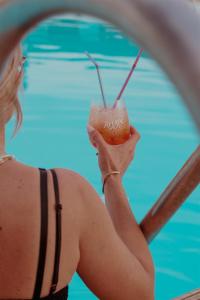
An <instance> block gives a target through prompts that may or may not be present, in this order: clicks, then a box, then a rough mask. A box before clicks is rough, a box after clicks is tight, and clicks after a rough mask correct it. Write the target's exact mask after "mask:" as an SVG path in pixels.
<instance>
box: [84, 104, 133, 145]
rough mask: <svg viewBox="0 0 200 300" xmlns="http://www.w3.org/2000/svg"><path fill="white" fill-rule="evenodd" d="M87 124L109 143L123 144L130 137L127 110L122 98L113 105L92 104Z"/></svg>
mask: <svg viewBox="0 0 200 300" xmlns="http://www.w3.org/2000/svg"><path fill="white" fill-rule="evenodd" d="M89 124H90V125H91V126H92V127H94V128H95V129H96V130H98V131H99V132H100V133H101V135H102V136H103V138H104V140H105V141H106V142H107V143H108V144H111V145H119V144H123V143H124V142H125V141H127V140H128V139H129V137H130V125H129V118H128V112H127V109H126V107H125V104H124V102H123V100H121V99H120V100H118V103H117V105H116V107H115V108H113V106H108V107H106V108H105V107H104V106H103V105H92V107H91V112H90V118H89Z"/></svg>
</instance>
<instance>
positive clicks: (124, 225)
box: [89, 127, 154, 278]
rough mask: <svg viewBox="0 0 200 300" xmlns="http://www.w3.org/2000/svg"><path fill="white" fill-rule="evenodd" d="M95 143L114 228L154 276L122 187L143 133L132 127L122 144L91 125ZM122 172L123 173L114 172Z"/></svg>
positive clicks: (148, 252)
mask: <svg viewBox="0 0 200 300" xmlns="http://www.w3.org/2000/svg"><path fill="white" fill-rule="evenodd" d="M89 136H90V140H91V142H92V144H93V145H94V146H95V147H96V148H97V149H98V157H99V167H100V170H101V173H102V181H103V182H104V180H105V179H106V181H105V189H104V190H105V199H106V207H107V208H108V211H109V214H110V216H111V218H112V221H113V224H114V227H115V230H116V232H117V233H118V235H119V236H120V238H121V239H122V241H123V242H124V243H125V244H126V246H127V247H128V248H129V250H130V251H131V252H132V253H134V255H135V256H136V257H137V258H138V259H139V261H140V262H141V264H142V265H143V267H144V268H145V269H146V271H147V272H149V274H150V275H151V276H152V278H153V277H154V267H153V263H152V259H151V255H150V251H149V249H148V245H147V242H146V240H145V238H144V236H143V233H142V231H141V230H140V227H139V226H138V224H137V222H136V220H135V218H134V215H133V213H132V211H131V208H130V205H129V203H128V200H127V197H126V194H125V191H124V189H123V186H122V176H123V175H124V173H125V172H126V170H127V168H128V166H129V165H130V163H131V161H132V160H133V158H134V153H135V148H136V145H137V143H138V141H139V139H140V135H139V133H138V132H137V131H136V129H134V128H133V127H131V128H130V138H129V140H128V141H127V142H125V143H124V144H122V145H117V146H111V145H108V144H107V143H106V142H105V141H104V139H103V137H102V136H101V135H100V134H99V132H98V131H96V130H95V129H94V128H91V127H89ZM112 171H119V172H120V174H118V175H117V174H114V175H110V176H109V177H107V174H111V173H112Z"/></svg>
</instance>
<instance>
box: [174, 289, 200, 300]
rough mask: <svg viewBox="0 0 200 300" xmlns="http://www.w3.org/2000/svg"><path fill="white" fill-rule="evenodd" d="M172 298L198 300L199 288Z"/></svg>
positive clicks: (199, 296) (199, 295)
mask: <svg viewBox="0 0 200 300" xmlns="http://www.w3.org/2000/svg"><path fill="white" fill-rule="evenodd" d="M174 300H200V289H198V290H195V291H193V292H191V293H188V294H185V295H183V296H181V297H178V298H175V299H174Z"/></svg>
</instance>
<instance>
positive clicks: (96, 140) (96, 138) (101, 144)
mask: <svg viewBox="0 0 200 300" xmlns="http://www.w3.org/2000/svg"><path fill="white" fill-rule="evenodd" d="M87 130H88V135H89V138H90V141H91V143H92V145H93V146H94V147H96V148H98V149H99V150H101V149H104V148H105V144H106V142H105V141H104V139H103V137H102V135H101V134H100V133H99V132H98V131H97V130H96V129H95V128H94V127H92V126H90V125H88V126H87Z"/></svg>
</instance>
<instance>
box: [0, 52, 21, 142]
mask: <svg viewBox="0 0 200 300" xmlns="http://www.w3.org/2000/svg"><path fill="white" fill-rule="evenodd" d="M23 63H24V57H23V55H22V51H21V48H20V46H18V47H17V48H16V49H15V51H14V52H13V54H12V56H11V58H10V60H9V62H8V63H7V65H6V67H5V70H4V72H3V76H2V77H1V79H0V126H5V125H6V123H7V122H8V121H9V120H10V119H11V118H12V116H13V114H16V124H15V129H14V133H13V136H15V134H16V133H17V131H18V130H19V128H20V127H21V124H22V119H23V115H22V109H21V105H20V102H19V98H18V91H19V87H20V85H21V82H22V78H23Z"/></svg>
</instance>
